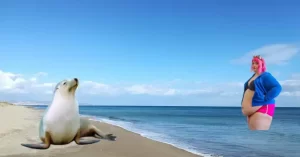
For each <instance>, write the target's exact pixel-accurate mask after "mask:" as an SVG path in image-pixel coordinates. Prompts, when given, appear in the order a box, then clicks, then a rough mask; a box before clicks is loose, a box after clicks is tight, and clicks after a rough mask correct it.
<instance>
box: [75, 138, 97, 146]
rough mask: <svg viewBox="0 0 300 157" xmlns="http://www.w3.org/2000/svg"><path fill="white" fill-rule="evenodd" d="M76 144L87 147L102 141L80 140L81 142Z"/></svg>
mask: <svg viewBox="0 0 300 157" xmlns="http://www.w3.org/2000/svg"><path fill="white" fill-rule="evenodd" d="M75 142H76V144H78V145H86V144H94V143H97V142H100V140H84V139H80V140H79V141H75Z"/></svg>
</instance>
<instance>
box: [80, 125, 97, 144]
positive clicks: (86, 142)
mask: <svg viewBox="0 0 300 157" xmlns="http://www.w3.org/2000/svg"><path fill="white" fill-rule="evenodd" d="M81 137H84V136H82V135H81V130H80V129H79V130H78V131H77V134H76V136H75V138H74V141H75V143H76V144H78V145H86V144H93V143H97V142H100V140H99V139H93V140H84V139H80V138H81ZM85 137H87V135H86V136H85Z"/></svg>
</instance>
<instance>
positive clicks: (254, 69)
mask: <svg viewBox="0 0 300 157" xmlns="http://www.w3.org/2000/svg"><path fill="white" fill-rule="evenodd" d="M252 69H253V71H254V72H257V70H258V63H257V62H254V61H252Z"/></svg>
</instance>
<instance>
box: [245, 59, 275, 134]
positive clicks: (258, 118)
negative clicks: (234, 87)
mask: <svg viewBox="0 0 300 157" xmlns="http://www.w3.org/2000/svg"><path fill="white" fill-rule="evenodd" d="M251 70H252V71H253V72H254V74H253V75H252V77H251V78H250V79H249V80H248V81H246V83H245V85H244V94H243V99H242V113H243V114H244V115H245V116H247V121H248V127H249V129H251V130H269V128H270V126H271V123H272V119H273V115H274V111H275V98H276V97H277V96H278V95H279V94H280V92H281V85H280V84H279V83H278V81H277V80H276V79H275V78H274V77H273V76H272V75H271V74H270V73H269V72H266V64H265V61H264V59H263V58H262V57H260V56H254V57H253V58H252V67H251Z"/></svg>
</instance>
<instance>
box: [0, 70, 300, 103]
mask: <svg viewBox="0 0 300 157" xmlns="http://www.w3.org/2000/svg"><path fill="white" fill-rule="evenodd" d="M43 76H47V75H46V74H43V75H41V74H40V73H38V74H34V75H33V76H32V77H25V76H23V75H20V74H14V73H10V72H4V71H0V99H7V100H8V99H9V100H15V99H17V100H16V101H32V100H39V101H50V100H51V97H52V93H53V88H54V86H55V84H56V83H57V82H42V81H41V80H40V78H41V77H43ZM295 76H297V75H293V77H292V79H289V80H282V81H280V83H281V85H282V87H283V91H282V93H281V96H280V100H287V99H289V100H291V98H293V99H295V100H297V101H299V96H300V78H296V77H295ZM63 79H65V78H63ZM80 82H81V83H80V85H79V90H78V94H77V95H78V97H79V98H80V100H84V101H85V102H87V103H89V102H90V101H92V100H93V102H97V103H98V102H99V101H101V103H104V102H103V100H106V101H105V103H107V104H109V102H112V101H113V102H115V103H125V102H127V103H130V104H132V103H138V102H139V103H142V102H145V103H149V101H153V102H155V103H162V102H165V103H169V104H183V103H189V104H186V105H192V104H193V103H194V104H195V105H199V103H200V102H201V103H203V102H205V103H210V104H216V105H225V104H227V105H234V104H237V105H239V103H240V101H241V97H242V92H243V85H244V83H243V82H227V83H218V84H211V83H205V82H200V83H199V82H190V84H188V82H184V81H182V80H181V81H179V82H174V81H170V82H171V83H155V84H131V85H128V84H105V83H100V82H94V81H85V80H80ZM182 84H184V86H182ZM129 99H131V100H130V101H129ZM146 101H147V102H146ZM130 104H129V105H130ZM149 105H150V104H149ZM200 105H201V104H200ZM205 105H209V104H205Z"/></svg>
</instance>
